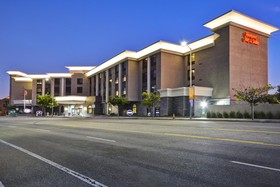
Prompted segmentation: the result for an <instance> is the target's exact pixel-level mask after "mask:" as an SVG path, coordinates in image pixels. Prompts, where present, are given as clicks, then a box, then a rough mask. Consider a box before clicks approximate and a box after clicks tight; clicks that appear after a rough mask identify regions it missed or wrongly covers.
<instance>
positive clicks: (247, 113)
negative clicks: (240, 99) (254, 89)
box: [243, 111, 251, 119]
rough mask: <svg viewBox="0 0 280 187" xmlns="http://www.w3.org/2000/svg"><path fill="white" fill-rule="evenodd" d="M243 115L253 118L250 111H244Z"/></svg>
mask: <svg viewBox="0 0 280 187" xmlns="http://www.w3.org/2000/svg"><path fill="white" fill-rule="evenodd" d="M243 117H244V118H247V119H249V118H251V115H250V114H249V112H247V111H245V112H244V113H243Z"/></svg>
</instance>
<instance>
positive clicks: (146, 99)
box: [141, 92, 160, 117]
mask: <svg viewBox="0 0 280 187" xmlns="http://www.w3.org/2000/svg"><path fill="white" fill-rule="evenodd" d="M142 97H143V100H142V103H141V104H142V105H143V106H147V107H148V108H152V109H153V117H154V115H155V107H156V106H158V105H159V101H160V96H159V94H155V93H153V92H151V93H150V94H148V93H147V92H143V93H142Z"/></svg>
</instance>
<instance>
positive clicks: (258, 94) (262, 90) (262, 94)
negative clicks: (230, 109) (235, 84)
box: [233, 84, 273, 120]
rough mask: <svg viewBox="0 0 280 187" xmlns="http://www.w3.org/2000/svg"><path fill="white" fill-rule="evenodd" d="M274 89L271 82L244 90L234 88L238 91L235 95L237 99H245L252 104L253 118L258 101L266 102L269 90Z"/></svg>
mask: <svg viewBox="0 0 280 187" xmlns="http://www.w3.org/2000/svg"><path fill="white" fill-rule="evenodd" d="M271 89H273V86H271V85H270V84H269V85H267V86H264V87H258V88H255V87H247V88H245V89H242V90H237V89H235V88H233V90H234V91H235V92H236V93H235V95H234V96H235V97H236V99H237V101H244V102H247V103H249V104H250V106H251V115H252V120H253V119H254V106H257V105H258V103H262V102H266V101H267V98H268V97H269V95H268V91H269V90H271Z"/></svg>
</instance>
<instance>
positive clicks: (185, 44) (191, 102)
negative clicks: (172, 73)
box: [181, 41, 194, 119]
mask: <svg viewBox="0 0 280 187" xmlns="http://www.w3.org/2000/svg"><path fill="white" fill-rule="evenodd" d="M181 46H187V47H188V48H189V50H190V57H189V62H190V73H189V76H190V87H189V101H190V119H192V105H193V99H194V98H193V95H192V96H190V93H191V94H193V88H192V49H191V48H190V46H189V45H188V42H187V41H182V42H181ZM190 89H192V90H191V91H190ZM191 97H192V98H191Z"/></svg>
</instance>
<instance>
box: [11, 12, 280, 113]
mask: <svg viewBox="0 0 280 187" xmlns="http://www.w3.org/2000/svg"><path fill="white" fill-rule="evenodd" d="M204 26H205V27H207V28H209V29H210V30H211V31H212V32H213V34H211V35H209V36H206V37H204V38H201V39H199V40H197V41H194V42H191V43H189V44H187V45H178V44H173V43H169V42H165V41H158V42H156V43H153V44H151V45H149V46H147V47H145V48H143V49H142V50H140V51H137V52H135V51H123V52H122V53H120V54H118V55H116V56H115V57H113V58H111V59H109V60H108V61H106V62H104V63H102V64H101V65H99V66H97V67H82V66H81V67H68V69H69V73H62V74H61V73H58V74H54V73H48V74H45V75H28V74H25V73H22V72H20V71H9V72H8V74H9V75H10V77H11V83H10V85H11V87H10V99H11V104H14V105H22V103H23V100H22V98H23V95H22V93H23V89H25V90H27V91H28V93H29V94H27V96H26V97H27V98H26V104H28V105H29V106H33V107H35V106H36V97H37V95H38V94H40V95H44V94H45V93H47V92H49V93H50V94H51V95H53V96H55V98H56V100H57V101H58V103H59V104H60V107H59V109H58V113H59V114H62V113H64V114H65V115H68V114H69V115H79V114H83V115H91V113H94V114H110V113H112V112H114V110H115V108H114V107H113V106H111V105H110V104H109V97H110V96H111V97H116V96H118V97H126V98H127V99H128V100H129V101H130V104H129V105H128V106H127V109H132V110H133V111H134V113H136V114H137V115H141V116H142V115H147V113H148V110H147V108H146V107H144V106H142V105H141V100H142V92H143V91H147V92H148V93H150V92H157V93H159V94H160V98H161V100H160V105H159V106H158V110H159V111H160V115H161V116H167V115H172V114H176V115H179V116H188V115H189V112H190V105H191V104H190V103H193V107H192V109H193V111H192V113H193V114H194V115H195V116H201V115H202V109H201V106H200V103H201V102H202V101H207V102H208V103H209V104H212V105H230V104H233V103H234V102H235V98H234V91H233V90H232V88H236V89H239V88H244V87H247V86H255V87H259V86H265V85H267V84H268V38H269V37H270V36H271V33H272V32H275V31H277V30H278V28H276V27H274V26H271V25H268V24H266V23H263V22H261V21H258V20H256V19H253V18H250V17H248V16H246V15H243V14H241V13H239V12H236V11H230V12H227V13H225V14H223V15H221V16H219V17H217V18H215V19H213V20H211V21H209V22H207V23H205V24H204ZM31 93H32V94H31ZM192 93H194V98H193V102H190V94H192ZM191 99H192V98H191ZM62 109H63V110H62ZM92 115H93V114H92Z"/></svg>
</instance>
